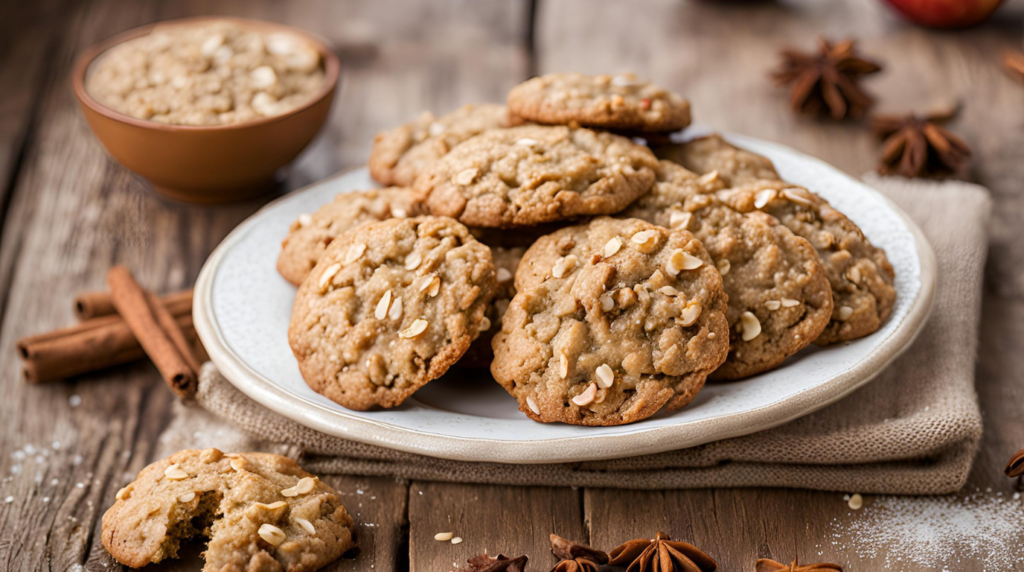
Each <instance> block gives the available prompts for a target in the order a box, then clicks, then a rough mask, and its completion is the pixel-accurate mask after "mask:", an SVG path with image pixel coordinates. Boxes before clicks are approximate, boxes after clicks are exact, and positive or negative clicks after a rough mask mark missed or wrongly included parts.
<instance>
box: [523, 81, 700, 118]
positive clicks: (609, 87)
mask: <svg viewBox="0 0 1024 572" xmlns="http://www.w3.org/2000/svg"><path fill="white" fill-rule="evenodd" d="M508 108H509V111H510V112H511V113H512V114H513V115H516V116H518V117H521V118H523V119H525V120H527V121H534V122H536V123H543V124H547V125H571V126H583V127H594V128H599V129H614V130H621V131H631V132H660V131H677V130H679V129H683V128H684V127H686V126H687V125H689V124H690V103H689V102H688V101H686V100H685V99H683V98H682V97H680V96H678V95H676V94H674V93H672V92H670V91H666V90H664V89H662V88H660V87H658V86H655V85H652V84H651V83H650V82H647V81H640V80H638V79H637V77H636V76H635V75H633V74H621V75H616V76H611V75H596V76H592V75H585V74H581V73H553V74H547V75H543V76H539V77H535V78H532V79H528V80H526V81H524V82H523V83H521V84H519V85H517V86H516V87H514V88H512V91H510V92H509V94H508Z"/></svg>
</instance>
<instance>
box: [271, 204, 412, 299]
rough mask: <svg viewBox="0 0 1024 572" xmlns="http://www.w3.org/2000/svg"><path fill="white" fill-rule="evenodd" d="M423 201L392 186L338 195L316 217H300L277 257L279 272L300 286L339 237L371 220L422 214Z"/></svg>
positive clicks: (294, 223) (289, 231)
mask: <svg viewBox="0 0 1024 572" xmlns="http://www.w3.org/2000/svg"><path fill="white" fill-rule="evenodd" d="M420 211H421V201H420V198H419V195H417V194H416V193H415V192H414V191H413V190H412V189H407V188H403V187H389V188H387V189H371V190H369V191H356V192H351V193H339V194H338V196H336V197H334V200H333V201H331V202H329V203H327V204H326V205H324V206H322V207H320V208H319V209H317V210H316V212H314V213H313V214H303V215H300V216H299V218H298V220H296V221H295V222H293V223H292V225H291V227H290V228H289V229H288V236H286V237H285V239H284V241H282V242H281V254H280V255H279V256H278V257H277V271H278V272H280V273H281V276H284V279H285V280H287V281H289V282H291V283H292V284H295V285H296V286H298V285H299V284H302V281H303V280H305V279H306V276H308V275H309V271H310V270H312V269H313V267H314V266H316V263H317V261H319V260H320V257H321V256H322V255H323V253H324V251H325V250H327V246H328V245H330V244H331V241H332V240H334V238H335V237H337V236H338V235H339V234H341V233H343V232H345V231H347V230H351V229H353V228H356V227H357V226H359V225H361V224H363V223H366V222H371V221H379V220H386V219H389V218H405V217H407V216H419V215H420V214H421V212H420Z"/></svg>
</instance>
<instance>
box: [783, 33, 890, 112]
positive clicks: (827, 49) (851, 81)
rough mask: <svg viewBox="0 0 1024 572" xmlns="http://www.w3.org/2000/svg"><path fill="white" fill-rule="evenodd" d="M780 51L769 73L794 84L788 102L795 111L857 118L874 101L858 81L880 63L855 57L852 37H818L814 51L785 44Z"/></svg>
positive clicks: (876, 68) (879, 69)
mask: <svg viewBox="0 0 1024 572" xmlns="http://www.w3.org/2000/svg"><path fill="white" fill-rule="evenodd" d="M780 55H781V56H782V63H781V64H779V67H777V68H776V69H775V70H774V71H772V74H771V77H772V79H773V80H775V83H776V84H777V85H780V86H781V85H788V84H792V85H793V87H792V93H791V97H790V103H791V105H792V106H793V110H794V111H796V112H797V113H803V114H807V115H816V116H828V117H831V118H832V119H843V118H844V117H849V118H851V119H858V118H860V117H862V116H863V115H864V113H865V112H866V111H867V110H868V109H869V108H870V107H871V106H872V105H873V104H874V98H872V97H871V96H870V95H868V94H867V93H866V92H865V91H864V90H863V89H862V88H861V87H860V85H859V82H860V80H861V78H863V77H864V76H866V75H870V74H873V73H877V72H879V71H881V70H882V66H880V65H879V64H877V63H875V62H872V61H869V60H865V59H863V58H861V57H858V56H857V54H856V52H855V49H854V40H845V41H842V42H838V43H835V44H833V43H830V42H829V41H828V40H826V39H825V38H823V37H819V38H818V51H817V52H816V53H807V52H802V51H799V50H795V49H792V48H787V49H784V50H782V51H781V52H780Z"/></svg>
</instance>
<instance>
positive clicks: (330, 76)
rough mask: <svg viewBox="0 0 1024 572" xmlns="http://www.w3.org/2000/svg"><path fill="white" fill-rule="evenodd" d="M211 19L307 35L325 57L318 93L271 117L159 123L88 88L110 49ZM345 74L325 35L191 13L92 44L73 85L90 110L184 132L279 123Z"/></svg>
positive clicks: (316, 100)
mask: <svg viewBox="0 0 1024 572" xmlns="http://www.w3.org/2000/svg"><path fill="white" fill-rule="evenodd" d="M209 21H228V22H233V23H236V24H238V25H240V26H244V27H252V28H264V29H267V28H269V29H274V30H279V31H284V32H288V33H291V34H295V35H297V36H300V37H302V38H305V39H306V40H307V41H309V42H310V43H311V44H313V45H314V46H315V47H316V49H317V51H319V52H320V56H321V57H322V58H323V60H324V65H323V67H324V75H325V77H324V85H323V86H322V87H321V88H320V89H319V90H318V91H317V92H316V93H315V94H313V96H312V97H311V98H310V99H309V100H308V101H306V102H305V103H303V104H302V105H300V106H298V107H295V108H293V109H291V110H289V111H287V112H285V113H282V114H280V115H272V116H270V117H262V118H260V119H253V120H250V121H243V122H241V123H228V124H224V125H176V124H170V123H158V122H156V121H150V120H148V119H138V118H136V117H132V116H130V115H126V114H124V113H121V112H119V111H116V110H114V109H112V108H110V107H107V106H106V105H103V104H102V103H100V102H98V101H96V99H94V98H93V97H92V95H90V94H89V92H88V91H87V90H86V89H85V76H86V73H87V72H88V71H89V66H91V65H92V63H93V62H95V61H96V59H97V58H99V57H100V56H101V55H103V54H104V53H105V52H106V51H107V50H109V49H111V48H113V47H115V46H117V45H120V44H122V43H124V42H127V41H128V40H133V39H135V38H139V37H142V36H144V35H146V34H149V33H151V32H152V31H153V30H154V29H156V28H157V27H163V26H180V25H188V24H196V23H200V22H209ZM340 75H341V61H340V60H339V59H338V56H337V55H336V54H335V53H334V51H333V50H332V49H331V43H330V42H329V41H328V40H327V39H326V38H324V37H322V36H320V35H318V34H315V33H313V32H309V31H306V30H303V29H301V28H296V27H294V26H289V25H287V24H279V23H277V22H268V21H266V20H257V19H254V18H238V17H235V16H191V17H187V18H174V19H171V20H161V21H159V22H152V23H149V24H145V25H142V26H138V27H135V28H131V29H129V30H125V31H124V32H120V33H118V34H115V35H113V36H110V37H108V38H105V39H103V40H100V41H98V42H96V43H95V44H92V45H91V46H89V47H88V48H86V49H85V50H84V51H82V53H81V54H79V55H78V58H77V59H76V60H75V65H74V67H73V68H72V73H71V85H72V89H73V90H74V92H75V96H76V97H77V98H78V101H79V102H81V104H82V105H84V106H86V107H88V108H89V109H90V110H92V111H94V112H96V113H98V114H100V115H102V116H104V117H106V118H107V119H111V120H113V121H117V122H120V123H126V124H128V125H132V126H135V127H140V128H143V129H155V130H157V131H169V132H174V131H183V132H203V131H231V130H236V129H246V128H249V127H254V126H258V125H266V124H269V123H275V122H278V121H284V120H286V119H288V118H290V117H293V116H295V115H298V114H300V113H302V112H303V111H306V110H307V109H309V108H311V107H313V106H315V105H317V104H319V103H320V102H321V101H323V100H324V99H326V98H327V97H329V96H330V95H331V94H332V93H333V92H334V91H335V89H337V85H338V79H339V77H340Z"/></svg>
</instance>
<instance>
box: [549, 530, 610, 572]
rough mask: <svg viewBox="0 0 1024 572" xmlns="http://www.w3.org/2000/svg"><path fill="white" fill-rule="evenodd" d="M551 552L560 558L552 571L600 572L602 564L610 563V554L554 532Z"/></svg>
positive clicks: (551, 538)
mask: <svg viewBox="0 0 1024 572" xmlns="http://www.w3.org/2000/svg"><path fill="white" fill-rule="evenodd" d="M550 540H551V553H552V554H554V555H555V556H557V557H558V558H559V562H558V564H556V565H555V567H554V568H552V569H551V572H598V566H599V565H600V564H607V563H608V555H607V554H605V553H604V552H602V551H600V550H597V549H595V548H591V547H590V546H587V545H586V544H580V543H579V542H573V541H571V540H566V539H564V538H562V537H561V536H558V535H557V534H552V535H551V537H550Z"/></svg>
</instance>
